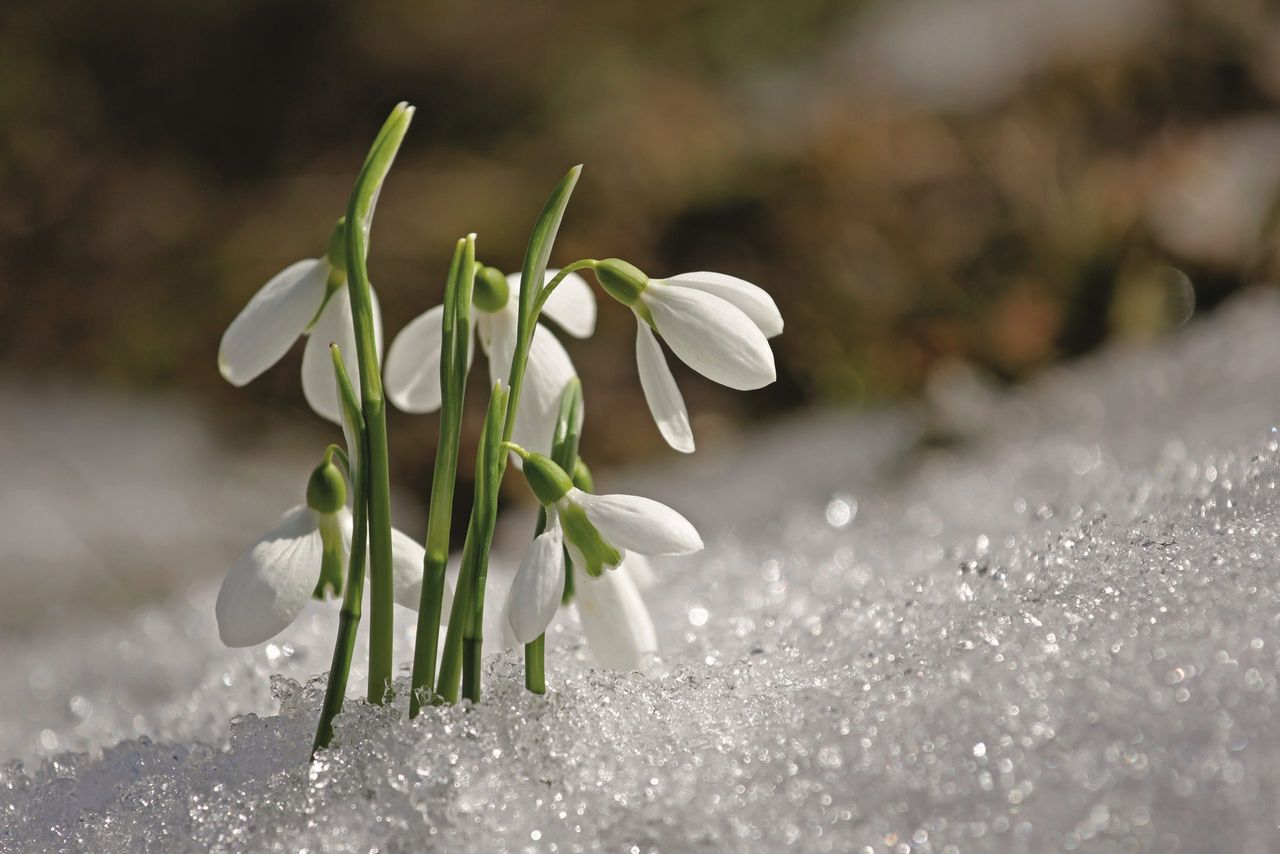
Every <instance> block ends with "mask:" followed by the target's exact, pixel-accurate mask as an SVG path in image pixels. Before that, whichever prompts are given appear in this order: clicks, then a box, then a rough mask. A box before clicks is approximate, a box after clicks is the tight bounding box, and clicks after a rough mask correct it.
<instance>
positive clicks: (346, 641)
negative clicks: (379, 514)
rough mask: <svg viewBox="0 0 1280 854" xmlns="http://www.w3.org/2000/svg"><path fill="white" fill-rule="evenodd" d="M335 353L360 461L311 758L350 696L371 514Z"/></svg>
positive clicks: (347, 386)
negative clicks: (338, 608) (326, 679)
mask: <svg viewBox="0 0 1280 854" xmlns="http://www.w3.org/2000/svg"><path fill="white" fill-rule="evenodd" d="M330 352H332V354H333V370H334V373H335V374H336V375H337V380H338V398H339V400H340V401H341V404H342V413H343V415H344V417H345V419H346V421H347V423H348V427H349V428H350V431H351V436H352V438H353V440H354V441H356V442H359V443H361V447H358V448H352V449H351V450H352V454H351V456H352V457H354V458H355V460H356V461H357V463H359V464H358V465H357V466H356V470H355V471H352V470H351V469H352V464H351V461H350V460H349V459H347V457H346V455H345V454H344V455H343V460H344V461H345V463H346V468H347V477H348V478H350V479H352V480H353V481H354V484H353V487H352V491H353V494H352V498H351V503H352V506H353V507H354V508H355V509H354V511H353V514H354V520H353V525H352V527H353V531H352V535H351V554H350V556H349V557H348V561H347V584H346V589H345V590H344V591H343V594H342V609H341V611H339V613H338V637H337V640H336V641H335V642H334V646H333V661H332V662H331V663H330V665H329V682H328V684H327V685H325V689H324V703H323V705H322V706H321V707H320V723H319V725H318V726H317V727H316V738H315V741H314V742H313V743H312V746H311V758H312V759H314V758H315V755H316V753H317V752H318V751H320V750H322V749H323V748H326V747H328V746H329V743H330V742H331V741H332V740H333V719H334V718H335V717H337V716H338V713H339V712H341V711H342V703H343V701H344V700H345V699H346V696H347V679H348V677H349V676H350V675H351V658H352V655H353V654H354V653H355V648H356V629H358V628H359V626H360V608H361V600H362V599H363V598H364V558H365V551H366V550H367V547H368V545H367V544H368V539H369V517H368V513H367V512H366V508H367V506H368V501H367V500H366V499H367V495H368V491H369V478H368V474H367V470H368V467H367V466H365V465H363V464H362V461H363V460H365V459H367V458H368V457H367V452H366V449H365V448H364V447H363V443H364V418H363V417H362V416H361V414H360V405H359V404H358V403H357V402H356V395H355V390H354V389H352V387H351V379H350V378H349V377H348V376H347V369H346V366H345V365H343V363H342V355H341V354H340V353H339V352H338V347H337V345H336V344H335V345H331V346H330Z"/></svg>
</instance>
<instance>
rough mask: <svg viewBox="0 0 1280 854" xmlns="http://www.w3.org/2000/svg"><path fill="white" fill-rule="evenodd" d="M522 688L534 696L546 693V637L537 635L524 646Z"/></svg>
mask: <svg viewBox="0 0 1280 854" xmlns="http://www.w3.org/2000/svg"><path fill="white" fill-rule="evenodd" d="M524 687H525V689H526V690H528V691H531V692H532V693H534V694H545V693H547V636H546V635H545V634H541V635H538V637H537V638H536V639H535V640H534V641H533V643H527V644H525V645H524Z"/></svg>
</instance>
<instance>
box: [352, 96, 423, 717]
mask: <svg viewBox="0 0 1280 854" xmlns="http://www.w3.org/2000/svg"><path fill="white" fill-rule="evenodd" d="M412 118H413V107H410V106H409V105H408V104H405V103H401V104H398V105H397V106H396V108H395V109H394V110H392V111H391V115H390V117H388V119H387V121H386V123H385V124H384V125H383V127H382V130H381V131H380V132H379V134H378V138H377V139H376V140H375V141H374V144H373V147H372V149H370V151H369V156H368V157H367V158H366V159H365V162H364V167H363V168H362V169H361V170H360V175H359V177H358V178H356V183H355V187H354V188H353V189H352V191H351V199H350V201H349V202H348V203H347V230H346V238H347V246H346V248H347V288H348V290H349V291H350V294H351V314H352V317H353V320H354V326H355V338H356V361H357V364H358V365H359V368H360V397H361V409H362V411H363V415H364V422H365V435H366V442H367V447H368V454H367V455H366V456H365V457H364V459H366V460H367V463H366V464H365V465H367V468H368V472H369V478H368V480H369V489H368V505H369V506H368V513H369V559H370V565H369V580H370V590H369V611H370V613H369V695H368V696H369V702H371V703H378V704H381V703H383V702H384V701H385V699H386V696H387V692H388V690H389V689H390V687H391V677H392V669H391V668H392V641H393V638H394V633H393V632H394V619H395V614H394V613H393V611H394V602H395V600H394V588H393V580H392V573H391V475H390V471H389V465H390V464H389V459H388V450H387V411H386V401H385V399H384V398H383V393H382V373H381V368H380V366H379V364H378V350H377V344H376V340H375V335H374V323H373V296H372V294H371V292H370V286H369V270H368V267H367V266H366V263H365V256H366V255H367V254H368V250H369V229H370V225H371V223H372V220H373V208H374V203H375V202H376V200H377V197H378V192H379V191H380V190H381V188H382V182H383V181H384V180H385V179H386V177H387V172H388V171H389V170H390V169H391V164H392V162H393V161H394V160H395V156H396V152H397V151H398V150H399V149H400V143H401V142H403V141H404V136H405V133H406V132H407V131H408V129H409V122H410V121H411V120H412Z"/></svg>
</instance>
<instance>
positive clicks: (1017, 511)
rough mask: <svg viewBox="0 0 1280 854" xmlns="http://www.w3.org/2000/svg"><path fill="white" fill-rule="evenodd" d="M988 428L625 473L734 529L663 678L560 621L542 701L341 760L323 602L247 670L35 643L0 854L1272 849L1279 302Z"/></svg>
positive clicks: (713, 549) (836, 428)
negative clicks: (325, 739)
mask: <svg viewBox="0 0 1280 854" xmlns="http://www.w3.org/2000/svg"><path fill="white" fill-rule="evenodd" d="M588 393H589V390H588ZM987 408H988V409H989V417H988V418H987V419H986V420H985V422H984V421H983V420H982V419H978V423H974V419H973V418H972V417H968V418H965V419H963V421H964V422H965V426H966V429H967V430H968V431H969V432H970V435H969V438H968V440H966V441H961V442H958V443H957V442H953V443H950V444H939V443H933V442H928V441H922V439H923V438H924V437H925V435H926V431H925V430H924V429H923V425H924V423H925V421H926V419H925V417H924V416H923V413H922V412H917V411H914V410H910V411H900V412H896V413H888V414H881V415H877V416H870V417H866V418H862V419H859V418H856V417H852V416H842V415H841V416H834V415H833V416H824V417H819V418H814V419H810V420H807V421H799V422H795V423H792V424H784V425H780V426H778V427H776V428H775V429H773V430H772V431H771V432H770V433H768V434H767V435H762V436H759V437H757V438H756V439H754V440H752V441H751V442H749V443H747V444H745V445H744V446H742V447H739V448H736V449H734V450H733V451H732V452H729V453H725V454H724V455H722V457H721V458H719V459H714V460H703V461H700V462H697V463H696V464H693V465H689V464H685V465H683V466H680V467H672V468H670V469H669V470H667V471H649V472H644V473H639V472H637V473H634V474H632V475H630V476H628V475H621V474H619V475H615V476H613V477H606V478H604V481H605V482H604V483H603V484H602V485H603V486H604V487H605V488H607V489H622V488H628V489H630V488H634V489H636V490H643V491H647V492H649V493H651V494H654V495H656V496H657V497H661V498H664V499H666V500H669V501H672V502H673V503H675V504H677V505H678V506H680V507H682V508H683V509H686V510H687V511H688V512H689V514H690V516H692V517H693V518H694V519H695V521H697V522H698V524H699V525H700V526H701V527H702V529H703V531H704V532H705V533H706V534H707V540H708V549H707V551H706V552H705V554H703V555H701V556H699V557H698V558H697V559H693V560H686V561H684V562H682V563H678V564H677V563H669V564H667V565H665V566H664V567H662V579H661V583H660V585H659V586H658V587H657V588H656V589H654V590H652V591H650V592H649V593H648V594H647V600H648V602H649V604H650V607H651V608H652V610H653V613H654V618H655V621H656V623H657V625H658V632H659V637H660V638H661V639H662V650H661V660H660V661H657V662H654V664H653V667H652V669H651V672H650V673H649V674H648V675H641V674H638V673H634V674H618V673H609V672H603V671H599V670H595V669H593V668H592V667H591V666H590V660H589V656H588V655H587V653H586V652H585V651H584V650H583V649H582V648H581V640H580V633H579V631H578V628H577V626H576V624H575V623H574V620H573V617H572V615H571V613H566V614H564V615H563V617H564V619H563V621H562V622H561V623H560V624H559V625H558V628H557V629H556V630H555V631H554V632H553V635H552V636H551V638H550V641H549V647H550V651H549V665H550V666H549V670H550V673H551V675H550V680H549V681H550V685H551V693H550V694H549V695H548V696H547V697H545V698H538V697H533V696H531V695H529V694H527V693H525V692H524V691H523V690H522V687H521V684H522V679H521V674H520V664H519V659H518V657H517V656H515V655H513V654H509V653H507V654H495V655H493V656H491V657H490V658H489V659H488V662H487V668H486V681H485V688H486V692H487V693H486V698H485V702H484V704H483V705H481V706H480V707H477V708H471V707H469V706H461V707H455V708H445V709H437V710H433V711H431V712H429V713H428V714H425V715H423V716H422V717H421V718H419V719H418V720H416V721H414V722H412V723H410V722H407V721H406V720H405V714H404V708H403V706H404V704H403V702H401V703H399V704H397V705H396V706H395V707H394V708H391V709H376V708H371V707H367V706H363V705H356V704H351V705H352V706H353V708H352V710H351V711H350V712H349V713H348V714H346V715H344V716H343V717H341V718H340V719H339V724H338V738H337V747H336V748H335V749H334V750H332V751H330V752H328V753H325V754H323V755H322V757H321V758H320V759H319V760H317V761H316V762H314V763H311V764H308V762H307V750H308V747H309V744H310V739H311V736H312V732H313V728H314V722H315V717H316V709H317V705H318V701H319V694H320V692H321V690H322V684H323V683H320V682H311V683H307V682H306V681H305V680H306V679H307V678H308V677H309V676H311V675H313V674H315V673H318V672H320V671H322V670H323V669H324V668H325V667H326V666H327V657H328V654H329V650H330V647H329V644H330V643H331V637H332V628H333V624H332V621H331V615H330V613H329V612H326V611H325V610H324V609H323V608H320V607H318V606H317V607H316V608H314V609H313V610H312V611H310V612H308V615H307V616H306V617H305V618H304V620H303V621H302V623H300V624H299V625H298V626H296V627H295V629H294V630H293V631H292V632H291V633H290V634H289V635H288V636H286V637H284V638H282V639H281V640H280V641H279V642H278V643H277V644H275V645H272V646H264V647H261V648H258V649H256V650H252V651H248V652H231V651H226V650H221V649H219V648H218V646H217V645H216V642H215V635H214V631H213V627H212V622H211V616H210V614H211V610H212V596H213V589H212V588H211V587H209V586H207V585H203V586H199V587H197V588H194V589H191V590H190V591H189V592H188V593H186V594H185V595H182V596H178V597H176V598H175V599H173V600H172V601H171V602H170V603H169V604H167V605H165V606H163V607H158V608H156V609H154V610H152V611H150V612H148V613H145V614H140V615H137V617H136V618H135V619H132V620H127V621H120V622H115V623H108V624H103V625H100V626H95V625H90V624H86V625H84V626H78V625H70V626H67V627H65V631H64V632H62V633H60V634H59V635H57V636H53V635H49V636H46V637H44V639H43V640H41V641H40V642H39V643H34V642H33V643H32V644H31V646H30V647H29V648H28V647H27V646H22V647H20V648H18V649H16V650H14V651H12V653H11V652H10V650H6V659H5V662H4V663H3V665H0V667H3V670H0V673H3V674H4V676H5V678H6V680H11V681H7V682H6V684H12V685H15V686H16V688H15V689H14V691H13V692H12V694H13V696H10V697H8V698H6V699H4V700H3V703H4V705H3V706H0V708H2V709H3V713H4V716H5V722H6V727H5V729H4V736H5V740H4V743H3V747H4V749H5V750H6V751H7V755H9V756H18V755H21V756H25V757H27V758H28V759H33V758H34V757H37V756H51V755H52V756H55V757H56V758H52V759H48V760H47V761H44V763H43V765H42V766H41V764H40V761H39V760H36V761H29V762H28V764H27V766H26V768H25V769H24V768H22V767H19V766H10V767H8V768H7V769H5V770H4V771H3V772H0V773H2V775H3V776H0V810H2V811H3V826H2V828H0V850H4V851H10V850H12V851H26V850H68V851H80V850H90V851H135V850H152V851H166V852H168V851H187V850H191V851H204V850H209V849H213V850H227V851H261V850H276V851H302V850H306V851H356V850H358V851H372V850H378V851H383V852H388V851H389V852H400V851H404V852H408V851H423V850H436V849H440V850H445V849H447V850H451V851H498V850H530V851H576V850H587V849H600V850H607V851H626V850H636V851H647V850H663V851H719V850H756V851H777V850H779V849H780V848H783V847H785V846H791V847H792V848H794V849H796V850H803V851H824V850H831V851H858V850H868V851H891V852H915V851H930V852H968V851H1000V852H1004V851H1014V852H1019V851H1025V852H1042V851H1050V850H1060V849H1067V850H1083V851H1134V850H1151V851H1161V852H1167V851H1187V852H1205V851H1257V852H1263V851H1268V850H1275V849H1277V848H1280V827H1278V824H1280V696H1278V692H1277V666H1278V663H1280V659H1278V658H1277V654H1278V653H1280V550H1278V549H1277V545H1278V543H1277V539H1278V538H1280V487H1278V486H1277V484H1278V483H1280V450H1277V448H1278V447H1280V442H1278V440H1277V436H1276V435H1275V434H1273V433H1271V432H1270V428H1271V426H1272V425H1273V424H1276V423H1280V301H1277V299H1275V298H1273V297H1271V296H1267V295H1253V296H1251V297H1248V298H1247V299H1246V300H1244V301H1238V302H1237V303H1235V304H1233V305H1230V306H1227V307H1225V308H1223V309H1220V310H1219V311H1218V312H1217V313H1216V314H1214V315H1213V316H1212V317H1210V318H1207V319H1204V320H1201V321H1197V322H1196V323H1193V324H1192V325H1191V326H1190V327H1188V328H1187V329H1186V330H1184V331H1183V332H1182V333H1179V334H1178V335H1177V336H1175V337H1174V338H1172V339H1170V340H1169V341H1167V342H1166V343H1164V344H1161V345H1159V346H1157V347H1155V348H1154V349H1147V350H1142V351H1133V352H1119V351H1111V352H1109V353H1107V354H1104V355H1103V356H1100V357H1098V358H1095V359H1092V360H1089V361H1087V362H1084V363H1079V364H1077V365H1075V366H1073V367H1070V368H1068V369H1065V370H1062V371H1059V372H1057V373H1055V374H1054V375H1051V376H1047V377H1045V378H1043V379H1042V380H1041V381H1039V382H1037V383H1036V384H1034V385H1033V386H1032V387H1030V388H1027V389H1024V390H1022V391H1020V392H1017V393H1016V394H1015V395H1013V396H1011V397H1009V398H993V399H992V400H991V401H990V402H989V404H988V407H987ZM970 415H972V413H970ZM506 533H507V535H508V536H509V537H510V539H509V540H508V542H509V544H510V545H512V546H514V545H515V544H516V540H517V538H516V537H514V536H511V535H512V532H511V531H510V530H508V531H507V532H506ZM510 555H511V551H510V550H509V549H508V550H507V552H506V558H507V559H506V560H505V561H504V562H503V563H504V566H506V565H509V563H510ZM232 557H234V555H228V559H230V558H232ZM493 586H494V587H495V588H498V589H499V590H501V589H502V588H503V587H504V586H505V584H504V582H503V581H502V580H501V578H495V579H494V585H493ZM491 610H493V609H491ZM399 616H401V617H402V622H407V621H406V620H403V617H404V616H405V612H399ZM490 636H491V637H492V636H494V635H493V633H492V632H491V635H490ZM286 643H287V645H286ZM404 655H405V654H404V653H402V658H401V660H402V661H404V660H407V659H406V658H405V657H404ZM273 673H284V674H286V676H287V677H292V678H294V679H301V680H303V683H302V686H301V687H300V686H299V684H298V683H296V682H291V681H288V680H287V679H282V680H279V681H278V682H277V683H276V686H275V695H276V696H277V697H279V698H280V699H279V702H278V703H277V702H276V701H275V700H273V699H272V695H271V687H270V685H269V677H270V674H273ZM19 677H21V679H20V681H19ZM112 685H116V686H117V687H115V688H113V687H112ZM54 710H56V713H55V711H54ZM238 712H255V713H256V714H245V715H243V716H241V717H235V718H234V719H233V715H235V714H236V713H238ZM228 721H230V724H229V728H230V746H229V747H227V746H226V739H227V728H228ZM140 732H141V733H148V734H150V735H151V737H153V738H154V739H155V741H154V742H152V741H147V740H127V741H123V743H119V744H117V742H121V740H122V739H135V738H136V734H137V733H140ZM111 745H115V746H111ZM68 747H71V748H73V749H77V750H92V751H94V753H93V758H90V757H89V756H86V755H81V754H61V755H57V754H58V751H60V750H65V749H67V748H68ZM103 747H106V748H107V749H106V750H105V751H100V750H99V749H100V748H103Z"/></svg>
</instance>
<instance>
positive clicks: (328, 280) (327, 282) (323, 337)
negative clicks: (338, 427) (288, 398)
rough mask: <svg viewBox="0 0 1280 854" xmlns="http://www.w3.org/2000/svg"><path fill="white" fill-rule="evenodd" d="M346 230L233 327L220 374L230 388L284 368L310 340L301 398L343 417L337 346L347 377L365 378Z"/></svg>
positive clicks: (377, 318) (253, 302) (221, 353)
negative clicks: (333, 347)
mask: <svg viewBox="0 0 1280 854" xmlns="http://www.w3.org/2000/svg"><path fill="white" fill-rule="evenodd" d="M344 230H345V225H344V223H343V221H342V220H339V222H338V225H337V226H335V227H334V234H333V236H332V237H331V239H330V242H329V246H330V248H329V251H328V253H327V254H325V255H324V256H322V257H320V258H309V259H307V260H305V261H298V262H297V263H295V264H291V265H290V266H288V267H286V268H285V269H284V270H282V271H281V272H280V273H278V274H276V276H275V277H274V278H272V279H271V281H269V282H267V283H266V285H264V286H263V287H262V289H261V290H259V291H258V292H257V293H256V294H254V296H253V298H252V299H250V300H249V303H248V305H246V306H245V307H244V309H243V310H241V312H240V314H239V315H237V316H236V319H235V320H233V321H231V325H230V326H228V327H227V331H226V332H225V333H223V336H222V344H221V346H220V347H219V348H218V370H219V371H220V372H221V373H222V376H223V377H224V378H225V379H226V380H227V382H229V383H231V384H232V385H235V386H242V385H245V384H247V383H249V382H251V381H252V380H253V379H255V378H256V377H258V376H259V375H260V374H262V373H263V372H264V371H266V370H267V369H268V368H270V367H271V366H272V365H274V364H275V363H276V362H278V361H280V359H281V358H283V357H284V355H285V353H287V352H289V348H290V347H292V346H293V343H294V342H295V341H297V340H298V338H299V337H300V336H303V335H307V336H308V338H307V345H306V349H305V350H304V351H303V354H302V391H303V394H304V395H305V396H306V399H307V403H308V404H310V405H311V408H312V409H313V410H315V412H316V413H317V414H318V415H320V416H321V417H323V418H327V419H329V420H330V421H334V422H338V421H339V418H340V415H339V407H338V397H337V392H336V390H335V388H334V384H333V363H332V361H331V360H330V356H329V352H328V347H329V344H330V343H331V342H332V343H336V344H338V345H339V346H340V347H341V349H342V358H343V361H344V362H345V363H346V365H347V371H348V373H350V374H351V376H353V377H355V376H358V373H357V368H356V341H355V329H354V325H353V323H352V318H351V295H350V293H349V292H348V290H347V287H346V281H347V271H346V266H345V262H343V261H342V258H343V257H344V255H343V249H342V241H343V232H344ZM370 296H371V298H372V300H373V328H374V339H375V344H376V345H377V349H378V352H379V354H381V352H382V312H381V310H380V308H379V306H378V297H377V294H375V293H373V292H372V290H371V291H370ZM356 393H357V394H359V387H358V386H357V388H356Z"/></svg>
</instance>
